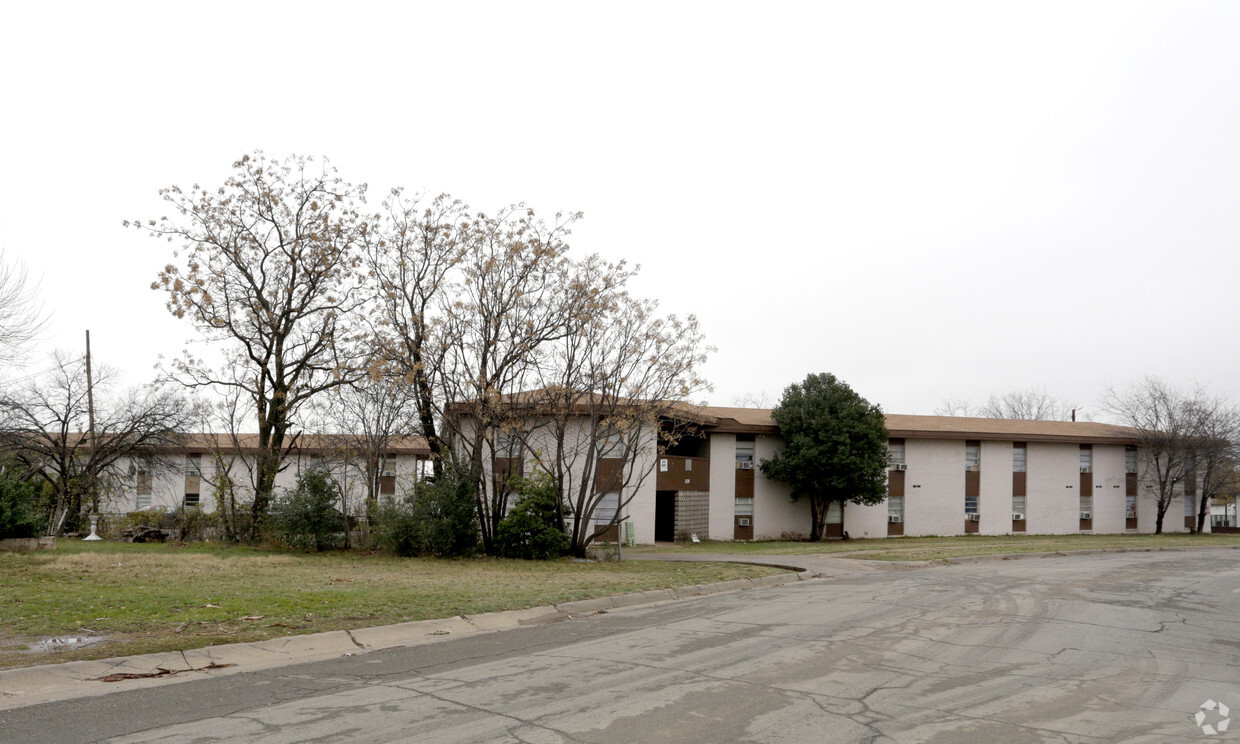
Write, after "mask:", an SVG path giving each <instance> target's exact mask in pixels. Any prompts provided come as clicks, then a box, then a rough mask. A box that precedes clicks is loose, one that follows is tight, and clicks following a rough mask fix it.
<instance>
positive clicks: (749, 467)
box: [736, 460, 753, 470]
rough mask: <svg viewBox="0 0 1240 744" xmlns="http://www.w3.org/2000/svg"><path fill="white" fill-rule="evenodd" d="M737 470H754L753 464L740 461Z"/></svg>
mask: <svg viewBox="0 0 1240 744" xmlns="http://www.w3.org/2000/svg"><path fill="white" fill-rule="evenodd" d="M736 469H737V470H753V462H750V461H744V460H738V461H737V463H736Z"/></svg>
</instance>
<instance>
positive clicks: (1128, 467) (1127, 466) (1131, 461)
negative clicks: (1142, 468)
mask: <svg viewBox="0 0 1240 744" xmlns="http://www.w3.org/2000/svg"><path fill="white" fill-rule="evenodd" d="M1124 472H1125V473H1135V472H1137V448H1136V447H1134V446H1132V445H1131V444H1130V445H1128V446H1127V447H1125V448H1124Z"/></svg>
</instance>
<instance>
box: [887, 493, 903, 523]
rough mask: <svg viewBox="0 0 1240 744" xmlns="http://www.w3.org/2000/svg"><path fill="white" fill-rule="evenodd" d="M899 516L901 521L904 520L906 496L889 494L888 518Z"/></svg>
mask: <svg viewBox="0 0 1240 744" xmlns="http://www.w3.org/2000/svg"><path fill="white" fill-rule="evenodd" d="M891 517H897V518H898V519H900V520H901V521H903V520H904V497H903V496H888V497H887V518H888V519H890V518H891Z"/></svg>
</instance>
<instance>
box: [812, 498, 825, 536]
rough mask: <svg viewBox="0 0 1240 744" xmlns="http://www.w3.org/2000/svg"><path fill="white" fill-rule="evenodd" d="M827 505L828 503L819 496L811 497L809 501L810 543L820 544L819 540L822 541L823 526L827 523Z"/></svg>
mask: <svg viewBox="0 0 1240 744" xmlns="http://www.w3.org/2000/svg"><path fill="white" fill-rule="evenodd" d="M827 505H828V504H827V503H824V502H823V501H822V500H821V499H819V498H818V497H817V496H811V497H810V499H809V511H810V527H809V529H810V532H809V541H810V542H818V541H819V540H822V529H823V525H824V524H825V523H826V521H827Z"/></svg>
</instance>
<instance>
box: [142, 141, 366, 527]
mask: <svg viewBox="0 0 1240 744" xmlns="http://www.w3.org/2000/svg"><path fill="white" fill-rule="evenodd" d="M233 168H234V173H233V175H232V176H231V177H230V178H228V180H226V181H225V183H224V185H223V186H222V187H214V188H206V187H201V186H198V185H195V186H193V187H191V188H189V189H182V188H181V187H179V186H173V187H170V188H167V189H163V190H162V191H161V192H160V193H161V194H162V195H163V197H164V199H165V200H166V201H167V202H169V203H170V204H172V205H173V207H174V209H175V210H176V212H177V214H179V215H180V217H181V218H182V220H181V221H177V220H173V219H169V218H161V219H160V220H150V221H148V222H145V223H143V222H140V221H139V222H134V223H126V224H132V225H133V226H134V227H136V228H138V229H140V230H144V231H147V232H149V233H150V234H152V235H154V236H159V237H165V238H167V239H168V240H169V242H174V243H180V245H181V247H180V248H179V249H178V250H176V251H174V254H173V255H174V256H175V257H176V258H179V259H180V263H179V264H174V263H170V264H168V265H167V266H166V267H165V268H164V270H163V271H161V272H160V273H159V276H158V278H157V280H156V281H155V282H154V283H153V284H152V288H153V289H157V290H163V291H164V292H166V293H167V295H168V302H167V306H168V310H169V312H171V313H172V314H173V315H175V316H177V317H178V318H186V317H187V318H188V319H189V322H190V323H191V324H193V326H194V327H195V328H196V329H197V330H198V331H199V333H200V334H201V335H202V337H203V340H204V341H206V342H208V343H210V344H212V345H213V348H215V349H218V350H219V351H220V352H221V353H222V355H223V357H224V358H223V361H222V363H220V364H212V363H210V362H208V361H206V360H204V359H200V358H194V357H193V356H191V355H190V354H189V353H188V352H187V353H186V354H185V355H184V356H183V357H182V358H180V359H179V360H178V361H177V362H176V363H175V364H174V367H173V370H172V371H171V376H172V377H173V378H174V379H176V380H177V381H179V382H180V383H182V384H184V385H187V386H189V387H194V388H197V387H206V388H211V389H214V390H216V391H221V392H226V391H229V390H239V391H242V392H243V393H244V395H245V396H246V398H247V399H248V400H249V401H250V403H251V404H252V405H253V409H254V413H255V414H256V418H257V424H258V444H257V448H258V452H257V478H256V482H255V493H254V502H253V514H254V520H255V522H256V526H261V522H262V520H263V518H264V516H265V515H266V512H267V508H268V505H269V503H270V501H271V497H272V488H273V486H274V483H275V478H276V474H277V473H278V472H279V470H280V468H281V466H282V464H283V462H284V459H285V457H286V456H287V455H288V453H289V451H290V450H291V449H292V448H293V447H294V446H295V444H296V439H297V432H298V426H299V422H298V413H299V411H300V410H301V408H302V406H304V405H305V404H306V403H307V402H309V401H310V400H312V399H313V398H314V397H315V396H317V395H320V394H322V393H323V392H325V391H327V390H330V389H332V388H334V387H337V386H340V385H347V384H349V383H350V382H351V381H352V380H354V379H356V378H357V377H358V376H359V375H360V374H362V373H363V371H364V367H365V366H366V365H365V361H364V358H363V354H362V351H361V345H360V343H359V342H360V338H361V333H360V331H359V329H358V328H357V327H356V326H357V322H356V317H357V316H358V315H360V313H358V312H356V311H358V310H359V308H360V307H361V306H362V303H363V293H362V292H361V291H360V287H359V284H360V282H361V281H362V279H363V277H362V275H361V273H360V272H359V271H358V267H359V265H360V263H361V261H362V258H363V253H362V240H363V237H364V235H365V233H366V231H367V229H368V223H367V221H366V220H365V219H364V218H363V217H362V216H361V214H359V212H358V204H360V203H362V202H363V200H364V195H365V186H353V185H351V184H349V183H346V182H344V181H342V180H341V179H340V178H339V177H338V176H337V175H336V172H335V170H334V169H331V168H330V167H328V166H327V165H326V164H324V165H323V166H322V167H319V168H316V167H315V166H314V164H313V162H312V161H311V160H310V159H309V158H305V157H292V158H289V159H287V160H285V161H284V162H275V161H269V160H267V158H266V157H264V156H263V154H262V153H261V152H259V153H256V154H255V155H254V156H249V155H247V156H245V157H243V158H242V159H241V160H239V161H237V162H236V163H235V164H234V165H233Z"/></svg>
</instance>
